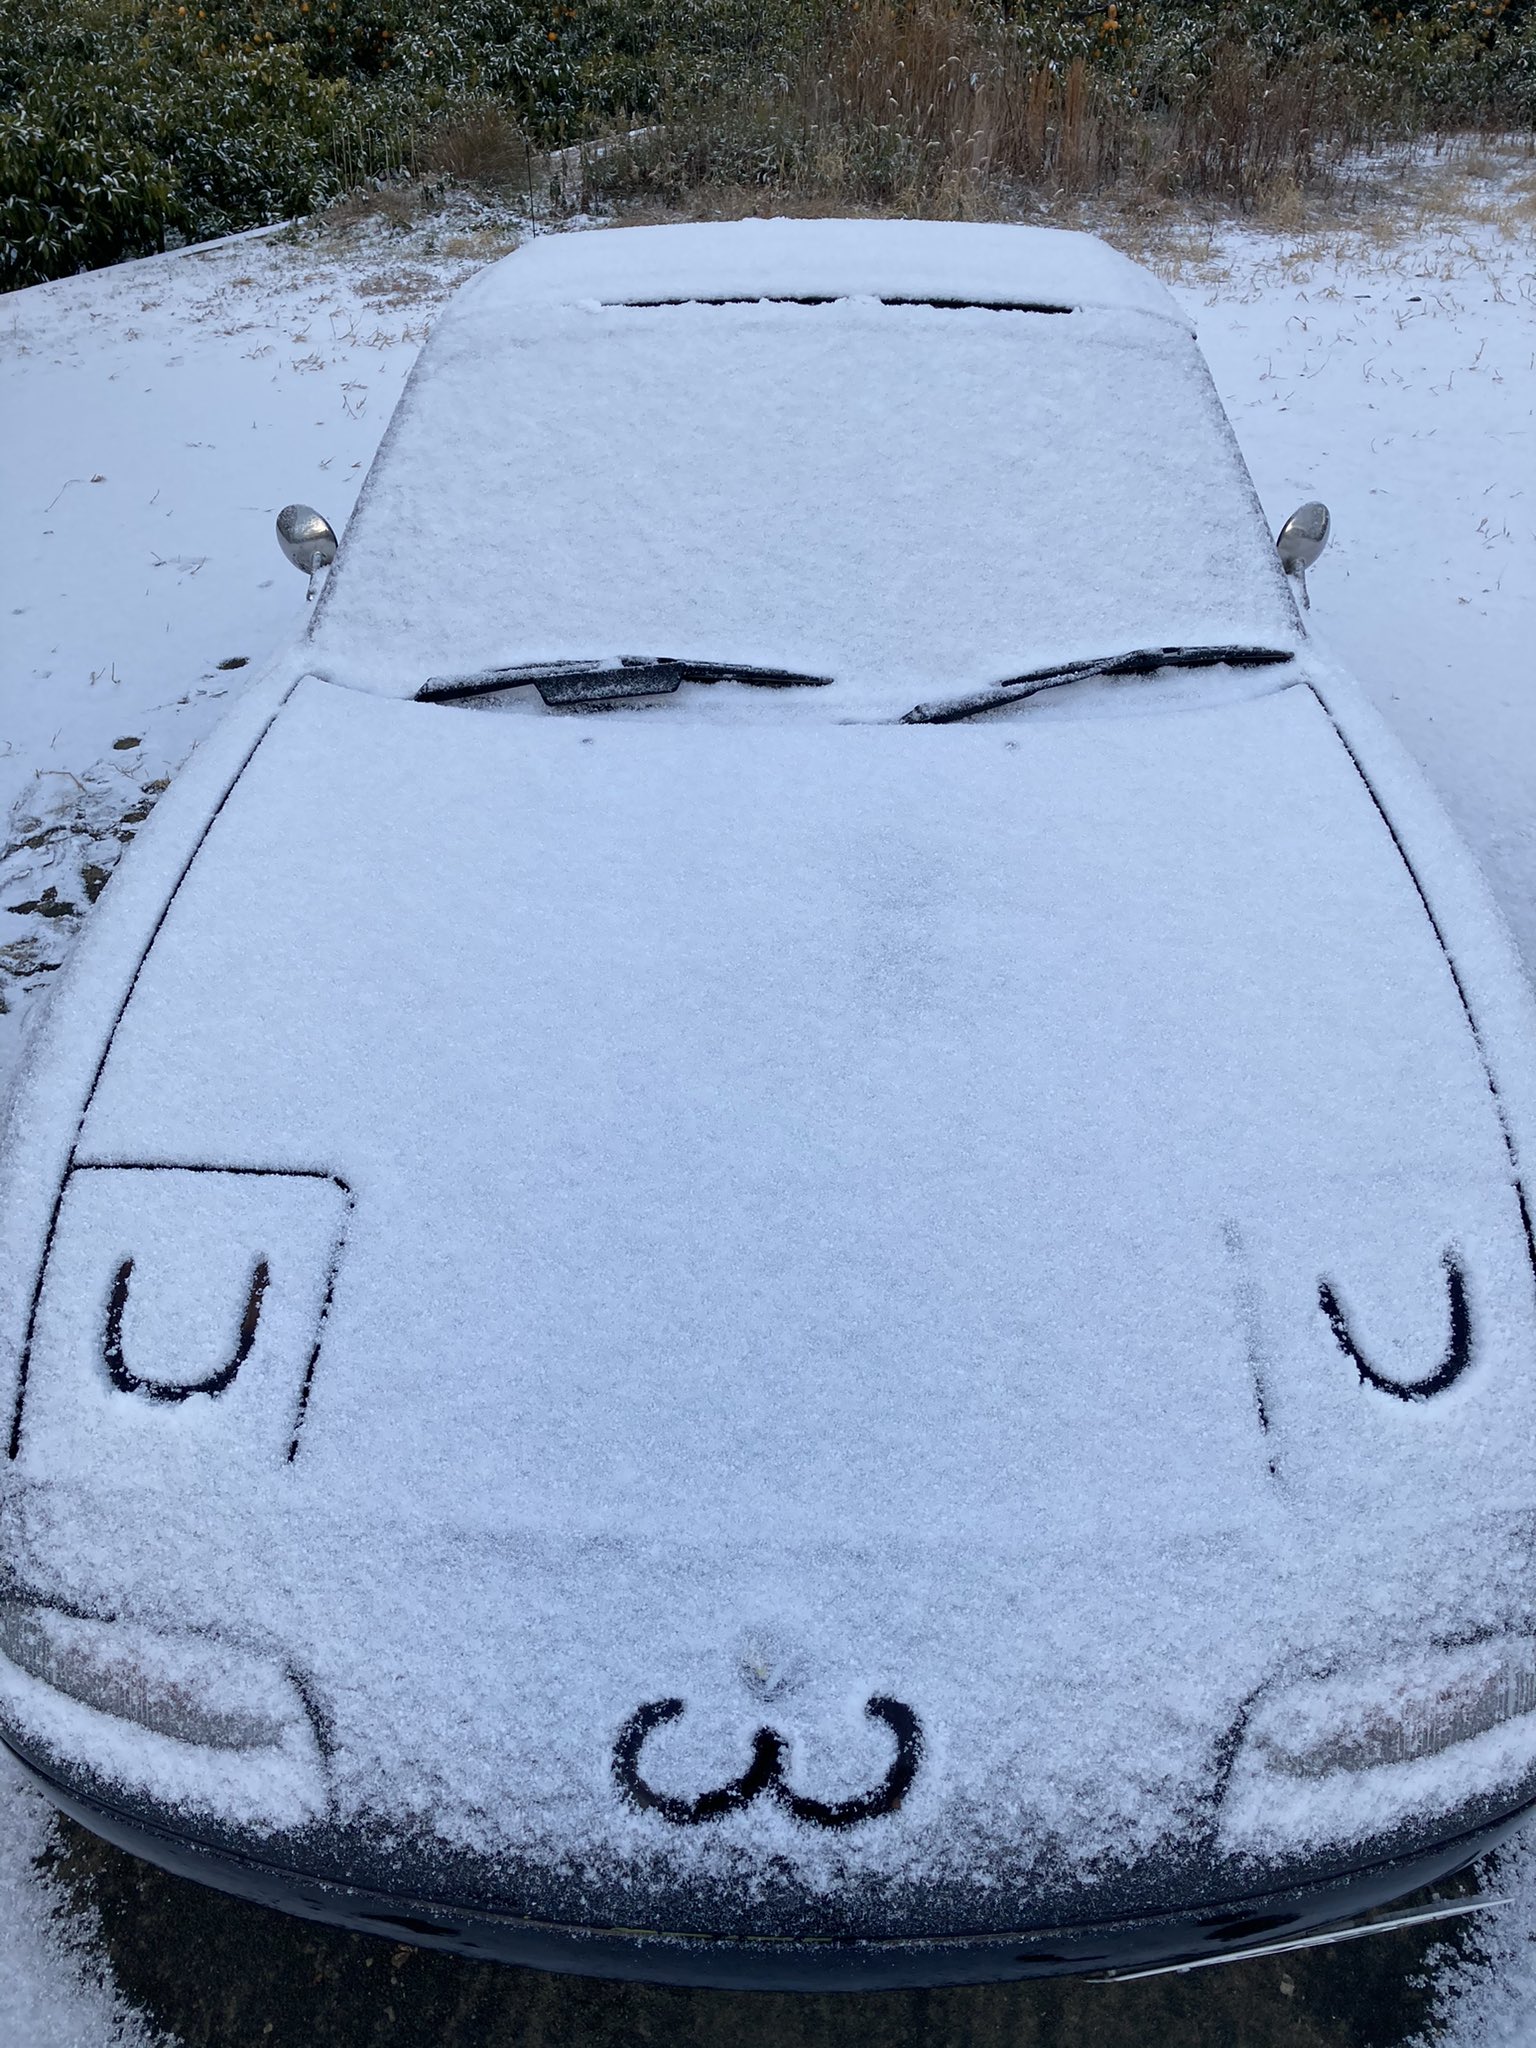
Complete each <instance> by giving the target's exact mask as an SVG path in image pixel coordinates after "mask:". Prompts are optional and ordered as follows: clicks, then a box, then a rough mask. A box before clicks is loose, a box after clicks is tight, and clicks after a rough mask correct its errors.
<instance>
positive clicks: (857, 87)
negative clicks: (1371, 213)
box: [583, 0, 1381, 218]
mask: <svg viewBox="0 0 1536 2048" xmlns="http://www.w3.org/2000/svg"><path fill="white" fill-rule="evenodd" d="M1177 87H1178V89H1177V91H1176V92H1174V91H1172V90H1170V91H1169V92H1168V93H1167V94H1166V95H1164V94H1161V93H1159V92H1158V91H1156V90H1153V89H1150V88H1149V87H1148V86H1147V85H1146V84H1145V82H1143V85H1142V87H1141V88H1140V89H1139V90H1138V91H1137V92H1135V93H1133V92H1132V91H1131V89H1130V87H1129V85H1128V84H1127V82H1126V80H1125V78H1124V76H1123V75H1120V74H1117V73H1115V72H1114V71H1112V70H1110V69H1106V68H1104V67H1102V66H1090V65H1089V64H1088V63H1086V62H1085V61H1084V60H1083V59H1082V58H1077V59H1075V60H1073V61H1072V62H1070V63H1068V64H1066V65H1064V66H1057V65H1051V64H1044V63H1038V62H1035V61H1033V60H1032V59H1031V58H1030V56H1029V54H1028V51H1027V47H1026V45H1024V44H1023V43H1022V42H1020V41H1018V40H1016V39H1014V38H1012V37H1010V36H1009V34H1008V33H1007V27H1006V22H1005V21H1004V20H1003V18H1002V17H1001V16H999V15H996V14H993V13H990V12H986V11H983V10H981V9H979V8H978V7H976V6H974V5H972V4H971V0H908V4H902V0H869V4H866V5H864V6H862V7H860V8H858V9H857V10H855V11H851V12H846V11H839V12H838V13H837V14H835V15H832V16H829V17H827V20H826V23H825V25H824V28H823V30H822V32H821V34H820V35H819V37H817V38H816V39H814V40H813V41H811V42H810V43H808V44H807V45H806V46H804V47H803V48H802V49H801V51H800V52H799V53H798V55H797V57H796V58H795V60H794V61H793V62H792V64H791V65H790V66H789V67H788V68H787V69H786V71H785V72H784V73H783V74H782V75H781V76H779V77H778V78H777V79H776V80H775V81H773V82H772V83H770V84H768V85H763V86H760V87H758V88H756V89H754V90H753V91H751V92H748V93H745V94H743V95H741V96H740V97H738V98H737V99H735V100H734V101H731V102H727V101H724V100H722V99H720V98H713V99H702V98H699V97H697V96H695V97H693V98H691V99H689V100H686V101H682V102H680V103H678V104H675V105H673V106H671V107H669V108H668V109H667V110H666V118H665V119H664V121H662V122H661V123H660V124H659V125H658V126H656V127H655V128H653V129H651V130H649V131H648V132H647V133H646V134H645V135H644V136H643V137H641V138H636V139H630V140H627V141H620V142H617V143H611V144H608V145H606V146H605V147H604V148H603V149H602V150H600V151H597V152H589V153H588V154H587V156H586V158H585V171H586V177H585V183H584V192H583V201H584V203H585V204H587V205H589V206H590V205H593V204H595V203H598V204H600V203H607V204H613V203H622V204H627V205H631V206H633V205H636V204H639V203H643V202H646V201H649V202H651V203H653V204H655V203H661V204H663V205H665V206H668V207H672V208H677V207H680V206H685V205H687V204H688V203H690V201H692V200H694V199H695V198H696V196H697V195H698V194H700V193H701V192H704V191H709V190H712V189H713V190H718V189H720V188H729V189H733V190H736V191H743V190H744V191H748V192H752V191H756V192H758V193H771V194H772V195H773V197H774V200H775V202H776V203H782V202H783V201H784V200H785V199H787V198H791V197H792V198H793V199H794V200H795V201H796V202H797V203H800V204H807V205H808V204H816V203H819V202H831V203H835V204H836V205H837V206H838V207H840V208H844V209H846V208H847V207H848V206H849V205H853V206H859V205H864V206H876V207H889V206H892V205H896V206H900V207H901V208H902V209H903V210H904V211H908V212H914V213H932V214H944V215H949V216H958V217H961V218H965V217H975V216H988V215H994V214H999V213H1006V214H1010V215H1017V214H1018V213H1019V212H1020V211H1021V209H1023V210H1027V208H1028V206H1029V205H1030V204H1031V203H1033V204H1034V205H1036V206H1047V207H1055V206H1058V205H1059V204H1060V203H1061V202H1062V201H1063V200H1071V199H1076V198H1080V197H1083V196H1085V195H1090V194H1091V195H1102V194H1105V193H1110V192H1113V193H1116V194H1118V195H1120V196H1121V197H1122V199H1124V200H1126V201H1129V202H1132V203H1136V204H1140V205H1142V206H1144V207H1146V208H1148V209H1150V210H1152V211H1156V210H1157V209H1158V208H1160V207H1161V206H1163V205H1164V204H1166V203H1167V202H1168V201H1169V200H1171V199H1181V200H1188V199H1190V198H1192V197H1193V198H1197V199H1203V200H1207V201H1210V202H1212V203H1213V204H1216V205H1218V206H1220V207H1221V208H1222V209H1223V210H1226V211H1234V212H1238V213H1248V212H1254V211H1257V210H1260V209H1265V210H1268V211H1269V212H1271V213H1273V214H1276V215H1279V216H1282V217H1283V216H1284V215H1285V214H1286V212H1287V211H1289V212H1290V214H1291V215H1293V216H1296V217H1299V214H1300V210H1301V209H1302V207H1303V206H1304V203H1305V200H1306V198H1307V196H1308V195H1310V194H1312V193H1316V192H1319V191H1322V190H1326V189H1327V188H1328V187H1329V186H1330V185H1332V184H1333V183H1335V182H1336V181H1337V179H1338V176H1339V166H1340V164H1341V162H1342V161H1343V159H1344V158H1345V156H1346V155H1347V154H1348V152H1350V151H1351V150H1354V149H1357V148H1359V147H1360V146H1361V145H1362V144H1363V143H1366V142H1368V141H1370V140H1371V139H1372V135H1373V132H1374V130H1373V123H1372V122H1371V121H1368V120H1367V119H1366V118H1365V116H1364V115H1363V114H1362V113H1361V112H1360V110H1359V109H1358V108H1357V107H1356V106H1354V104H1353V103H1352V102H1351V100H1350V98H1349V93H1348V82H1347V80H1346V79H1345V78H1344V77H1343V76H1342V74H1341V73H1340V71H1339V70H1338V68H1337V67H1329V66H1328V65H1327V64H1326V63H1325V62H1324V61H1323V60H1322V58H1321V57H1319V56H1316V55H1314V56H1310V57H1303V58H1299V59H1296V60H1293V61H1291V62H1289V63H1286V64H1275V63H1272V62H1267V61H1266V60H1265V58H1264V57H1263V56H1262V54H1260V53H1257V52H1255V51H1254V50H1252V49H1250V48H1248V47H1247V46H1245V45H1240V44H1237V43H1227V44H1224V45H1221V46H1219V47H1218V48H1216V49H1215V50H1214V51H1213V52H1212V53H1211V57H1210V62H1209V64H1208V66H1207V67H1206V68H1205V70H1204V72H1203V74H1202V75H1201V77H1199V78H1198V79H1194V80H1191V79H1189V78H1181V79H1180V80H1178V81H1177ZM1375 118H1376V120H1377V121H1378V122H1379V120H1380V118H1381V117H1380V116H1379V115H1378V116H1377V117H1375ZM706 203H708V202H706Z"/></svg>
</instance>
